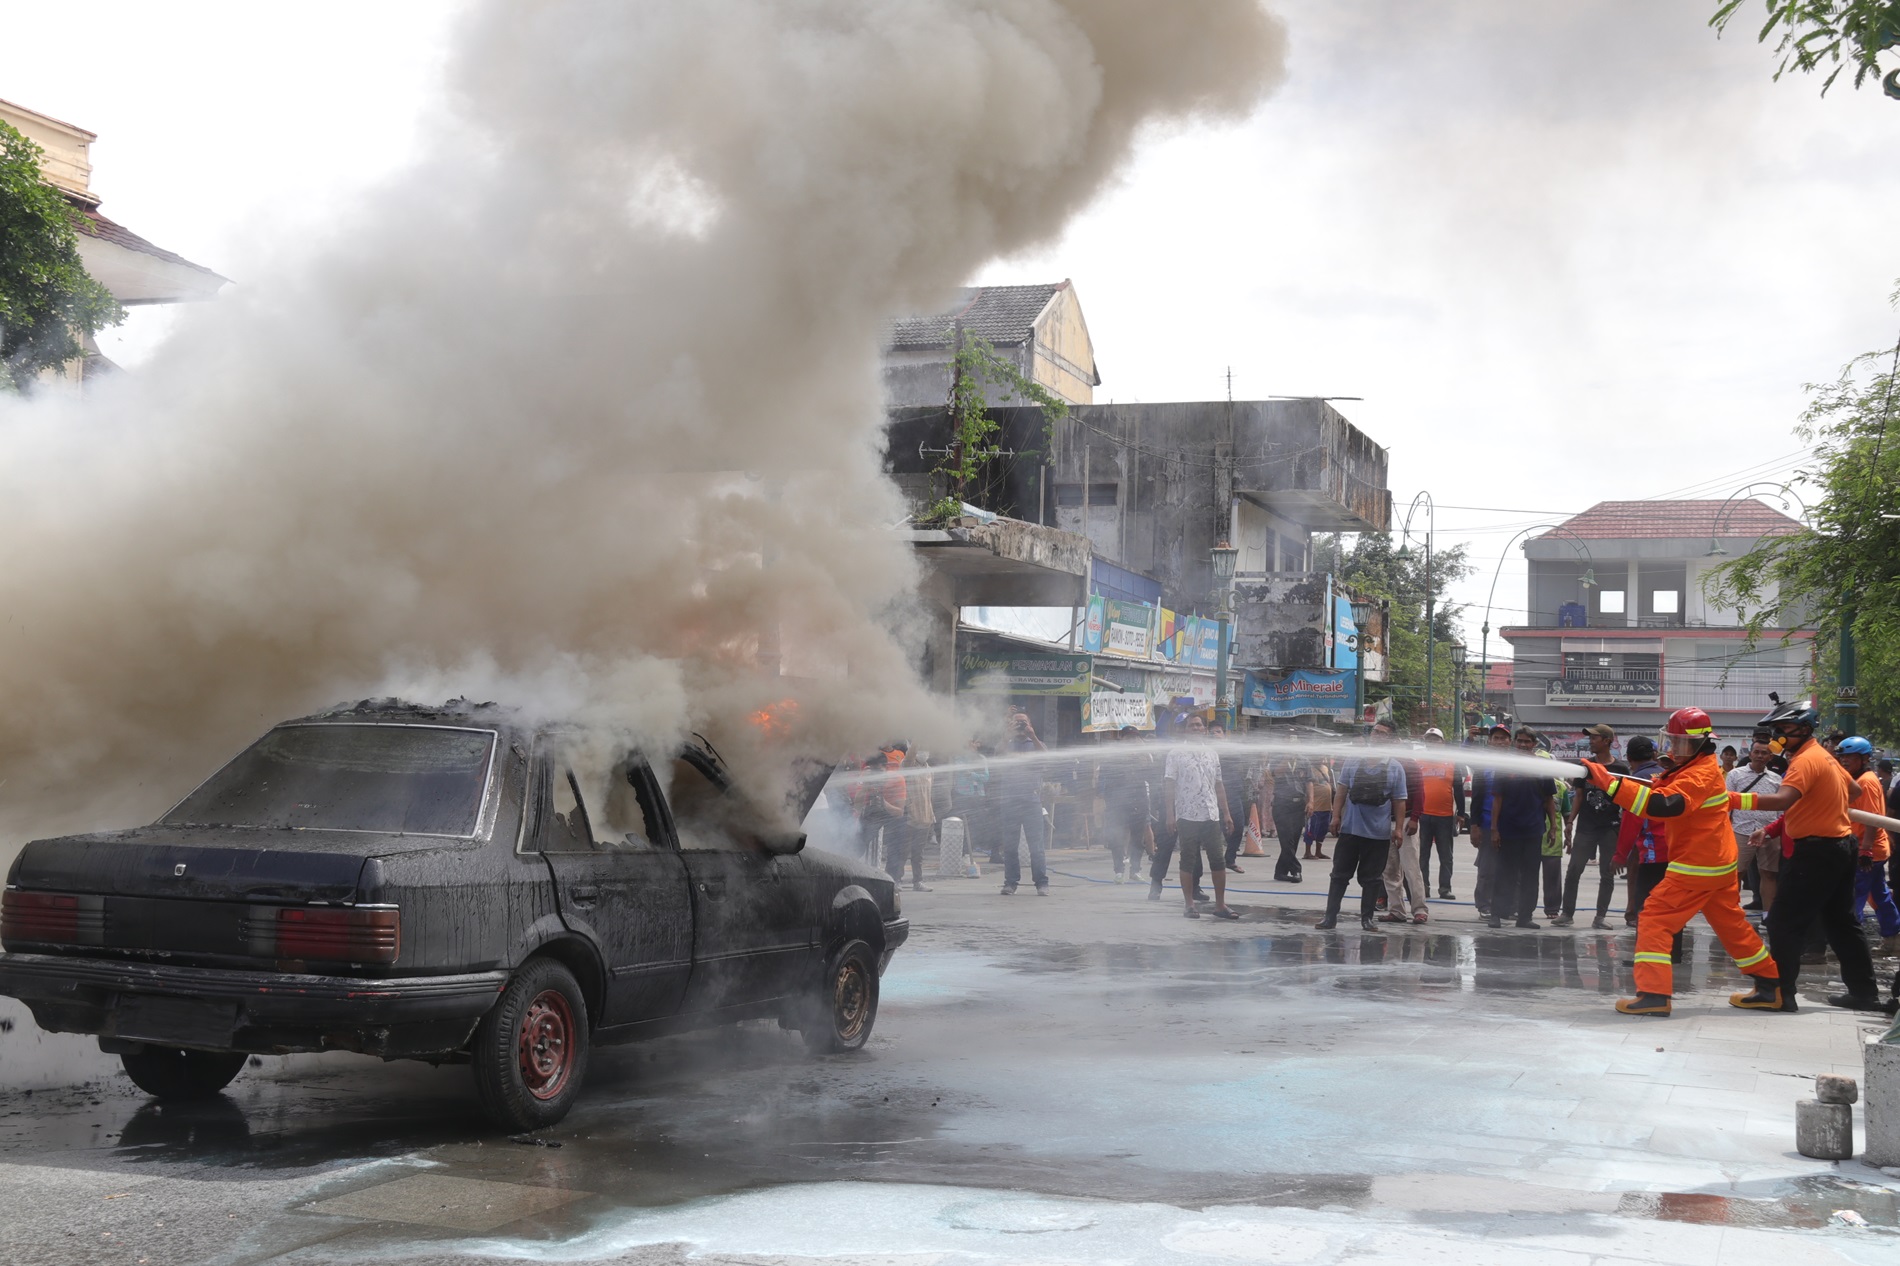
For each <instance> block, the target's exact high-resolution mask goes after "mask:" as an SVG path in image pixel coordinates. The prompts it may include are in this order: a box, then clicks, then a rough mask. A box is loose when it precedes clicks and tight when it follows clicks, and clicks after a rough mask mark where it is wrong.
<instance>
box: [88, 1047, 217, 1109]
mask: <svg viewBox="0 0 1900 1266" xmlns="http://www.w3.org/2000/svg"><path fill="white" fill-rule="evenodd" d="M245 1058H246V1056H244V1055H242V1054H239V1053H237V1052H235V1051H183V1050H179V1049H178V1048H177V1047H176V1046H146V1047H141V1048H140V1049H139V1050H137V1051H129V1052H127V1053H126V1054H124V1055H121V1056H119V1063H120V1064H122V1065H124V1067H125V1072H126V1076H128V1077H130V1078H131V1079H132V1084H133V1085H135V1086H137V1087H138V1088H139V1089H140V1090H143V1091H144V1092H145V1093H146V1094H148V1095H151V1096H153V1097H154V1098H157V1099H167V1100H172V1101H181V1100H191V1099H212V1098H216V1097H217V1094H218V1092H219V1091H220V1090H223V1089H224V1088H225V1087H226V1086H228V1085H230V1084H231V1079H232V1078H233V1077H235V1076H237V1075H238V1070H239V1069H241V1068H243V1067H244V1060H245Z"/></svg>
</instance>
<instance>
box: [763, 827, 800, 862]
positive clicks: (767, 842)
mask: <svg viewBox="0 0 1900 1266" xmlns="http://www.w3.org/2000/svg"><path fill="white" fill-rule="evenodd" d="M758 839H759V847H760V848H762V849H764V850H765V851H766V852H767V853H768V854H770V855H771V856H773V857H790V856H792V855H793V854H795V853H802V852H804V851H805V833H804V832H803V831H772V832H768V833H766V834H763V835H760V836H759V837H758Z"/></svg>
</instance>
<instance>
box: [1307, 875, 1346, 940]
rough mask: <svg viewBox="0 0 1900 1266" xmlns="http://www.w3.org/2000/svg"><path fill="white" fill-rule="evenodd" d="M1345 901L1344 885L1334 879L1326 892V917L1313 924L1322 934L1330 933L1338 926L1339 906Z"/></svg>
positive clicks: (1341, 881) (1343, 882)
mask: <svg viewBox="0 0 1900 1266" xmlns="http://www.w3.org/2000/svg"><path fill="white" fill-rule="evenodd" d="M1345 899H1346V883H1345V881H1343V880H1339V879H1335V880H1333V882H1332V887H1330V888H1328V889H1327V890H1326V917H1325V918H1323V919H1321V920H1320V921H1319V922H1318V923H1316V924H1314V926H1315V927H1317V928H1319V929H1320V930H1321V931H1323V932H1330V931H1332V930H1333V929H1334V928H1336V927H1338V926H1339V906H1340V903H1341V902H1343V901H1345Z"/></svg>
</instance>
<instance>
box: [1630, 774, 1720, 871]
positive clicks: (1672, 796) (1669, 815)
mask: <svg viewBox="0 0 1900 1266" xmlns="http://www.w3.org/2000/svg"><path fill="white" fill-rule="evenodd" d="M1605 790H1607V791H1608V792H1609V793H1610V798H1611V799H1613V800H1615V801H1616V803H1617V804H1619V805H1621V806H1622V807H1623V808H1624V809H1626V810H1628V811H1629V812H1631V813H1634V814H1637V815H1639V816H1641V817H1646V818H1662V819H1666V820H1667V821H1668V823H1669V873H1670V874H1672V875H1684V876H1688V877H1691V878H1712V877H1716V876H1721V875H1732V874H1734V873H1735V832H1734V830H1733V829H1732V828H1731V827H1730V826H1729V817H1728V801H1729V791H1728V785H1727V784H1726V783H1725V782H1724V781H1723V778H1722V766H1721V764H1720V763H1719V762H1717V760H1716V759H1715V753H1714V752H1704V753H1702V754H1701V755H1700V756H1697V757H1696V758H1695V759H1694V760H1692V761H1690V762H1689V763H1688V764H1686V765H1680V766H1677V767H1676V768H1675V769H1672V770H1669V771H1668V772H1667V773H1664V774H1662V775H1661V776H1660V777H1658V778H1657V779H1656V781H1655V782H1654V783H1652V784H1650V785H1649V786H1644V785H1643V784H1642V783H1640V782H1635V781H1633V780H1631V779H1628V778H1618V777H1616V776H1615V775H1611V781H1610V784H1609V786H1608V787H1607V788H1605Z"/></svg>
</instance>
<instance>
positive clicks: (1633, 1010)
mask: <svg viewBox="0 0 1900 1266" xmlns="http://www.w3.org/2000/svg"><path fill="white" fill-rule="evenodd" d="M1673 1005H1674V1004H1672V1003H1671V1002H1670V999H1669V995H1668V994H1666V993H1639V994H1637V995H1636V996H1635V997H1634V998H1623V999H1621V1000H1619V1001H1618V1002H1617V1004H1616V1009H1617V1010H1618V1011H1621V1012H1622V1013H1623V1014H1624V1015H1653V1016H1666V1015H1668V1014H1669V1012H1670V1010H1671V1008H1672V1006H1673Z"/></svg>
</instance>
